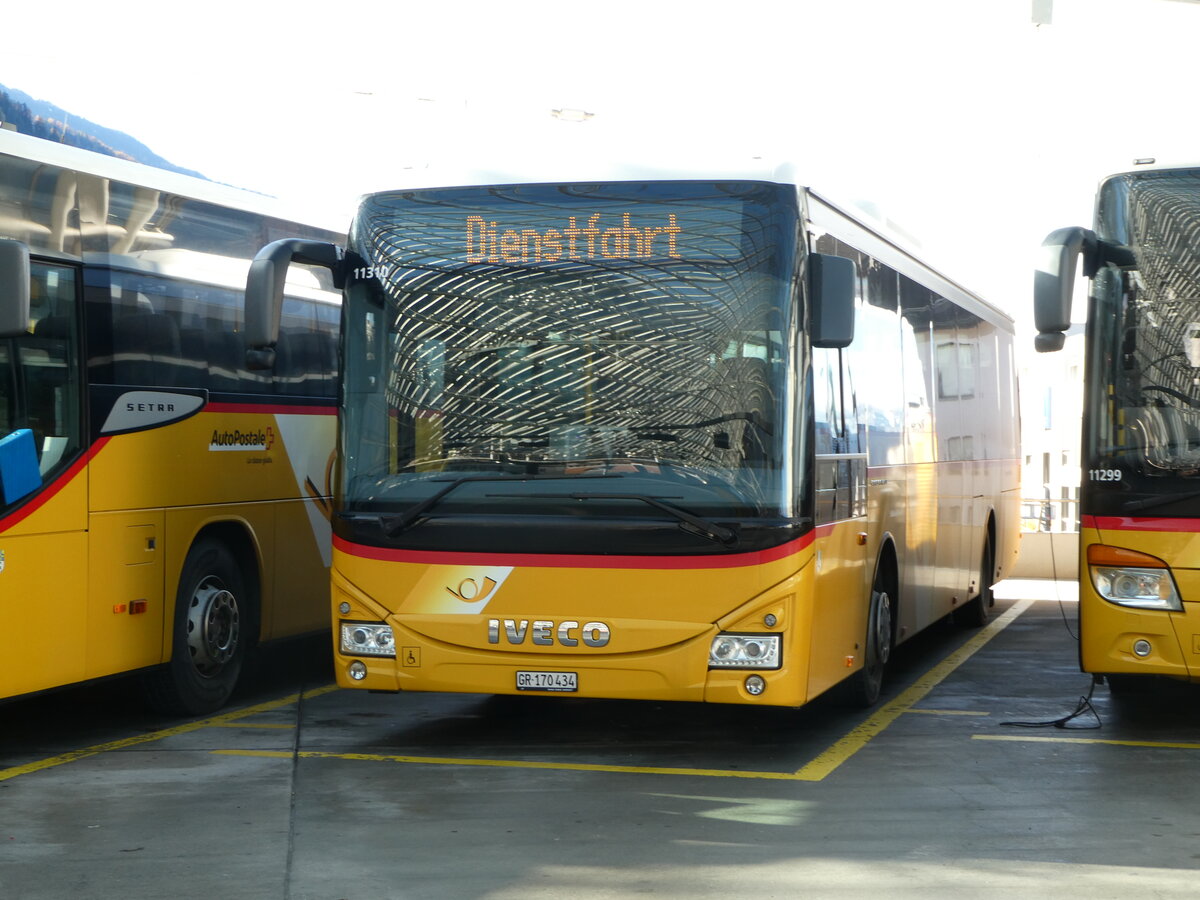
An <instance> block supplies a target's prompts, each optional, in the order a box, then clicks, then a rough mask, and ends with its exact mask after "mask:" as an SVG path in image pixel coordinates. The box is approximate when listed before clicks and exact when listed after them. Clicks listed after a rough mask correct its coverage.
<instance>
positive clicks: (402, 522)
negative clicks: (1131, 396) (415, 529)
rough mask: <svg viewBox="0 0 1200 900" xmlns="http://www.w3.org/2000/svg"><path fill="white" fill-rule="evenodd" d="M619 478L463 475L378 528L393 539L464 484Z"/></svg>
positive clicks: (381, 519) (381, 522)
mask: <svg viewBox="0 0 1200 900" xmlns="http://www.w3.org/2000/svg"><path fill="white" fill-rule="evenodd" d="M620 477H621V476H620V475H464V476H463V477H461V478H455V479H454V480H453V481H451V482H449V483H448V484H447V485H446V486H445V487H444V488H442V489H441V490H440V491H437V492H436V493H433V494H430V495H429V496H428V497H426V498H425V499H424V500H422V501H421V502H420V503H418V504H416V505H415V506H410V507H409V508H408V509H406V510H405V511H404V512H402V513H400V515H398V516H380V517H379V527H380V528H382V529H383V533H384V535H386V536H387V537H389V538H393V537H395V536H396V535H398V534H399V533H400V532H402V531H404V530H405V529H406V528H408V527H409V526H410V525H412V524H413V523H414V522H416V521H417V520H418V519H419V518H421V517H422V516H423V515H425V513H427V512H429V510H431V509H433V508H434V507H435V506H437V505H438V504H439V503H441V502H442V498H444V497H445V496H446V495H447V494H449V493H450V492H451V491H454V490H457V489H458V488H460V487H462V486H463V485H464V484H467V483H468V482H471V481H537V480H539V479H542V480H546V481H553V480H555V479H562V478H620ZM435 480H441V479H435Z"/></svg>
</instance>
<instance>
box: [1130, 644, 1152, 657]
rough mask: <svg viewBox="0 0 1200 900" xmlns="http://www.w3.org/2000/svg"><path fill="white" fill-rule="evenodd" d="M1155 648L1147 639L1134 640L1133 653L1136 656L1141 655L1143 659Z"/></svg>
mask: <svg viewBox="0 0 1200 900" xmlns="http://www.w3.org/2000/svg"><path fill="white" fill-rule="evenodd" d="M1153 649H1154V648H1153V647H1151V646H1150V642H1149V641H1147V640H1140V641H1134V642H1133V655H1134V656H1140V657H1142V658H1143V659H1145V658H1146V657H1147V656H1149V655H1150V651H1151V650H1153Z"/></svg>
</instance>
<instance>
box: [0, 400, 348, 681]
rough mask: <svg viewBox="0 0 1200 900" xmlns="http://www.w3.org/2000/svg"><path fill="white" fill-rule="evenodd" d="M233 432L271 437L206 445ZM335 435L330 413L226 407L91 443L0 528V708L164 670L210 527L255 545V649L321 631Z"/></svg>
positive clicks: (323, 621)
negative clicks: (239, 447) (191, 556)
mask: <svg viewBox="0 0 1200 900" xmlns="http://www.w3.org/2000/svg"><path fill="white" fill-rule="evenodd" d="M232 429H240V430H241V431H243V432H245V431H255V432H257V431H265V432H268V433H273V434H274V435H275V439H274V440H273V442H272V444H271V446H269V447H268V448H266V449H265V450H251V451H236V450H235V451H224V452H217V451H214V450H211V449H210V445H211V443H212V437H213V433H214V431H216V432H221V431H226V430H232ZM333 429H334V415H333V408H332V407H326V408H324V409H320V410H316V409H314V410H309V411H306V412H303V413H300V414H294V413H279V414H276V413H272V412H248V413H242V412H232V411H228V410H222V411H216V412H207V411H202V412H201V413H199V414H197V415H194V416H192V417H191V418H189V419H185V420H184V421H182V422H177V423H174V424H171V425H168V426H164V427H162V428H155V429H152V430H149V431H142V432H135V433H132V434H122V435H115V436H113V437H109V438H102V439H101V440H100V441H98V442H97V443H96V444H94V445H93V446H92V448H91V449H90V450H89V451H88V452H87V453H86V454H85V456H84V457H83V458H82V459H81V460H80V461H79V462H78V463H77V464H76V465H74V466H73V467H71V468H70V469H69V470H68V471H67V472H65V473H64V474H63V475H62V476H61V477H60V478H59V479H58V480H57V481H56V482H54V483H53V484H51V485H48V486H47V487H46V488H45V489H44V490H43V491H42V493H40V494H38V495H35V496H34V497H33V498H31V501H30V502H29V503H27V504H26V505H25V506H24V507H20V508H18V509H17V510H15V511H14V512H13V513H11V514H10V515H9V516H8V517H6V518H4V519H0V554H2V556H0V559H2V560H3V568H2V569H0V634H2V635H4V651H5V652H4V653H3V654H0V697H10V696H17V695H21V694H27V693H32V692H36V691H42V690H46V689H49V688H55V687H60V686H63V685H67V684H73V683H76V682H81V681H86V680H90V679H94V678H100V677H104V676H108V675H114V674H119V673H122V672H129V671H133V670H137V669H142V668H146V667H149V666H154V665H157V664H160V663H163V662H166V661H167V660H169V659H170V656H171V623H172V621H173V615H174V605H175V589H174V586H175V584H176V583H177V582H178V580H179V575H180V572H181V570H182V567H183V564H184V559H185V557H186V555H187V552H188V550H189V548H190V547H191V546H192V544H193V542H194V541H195V539H196V537H197V535H199V534H200V533H201V532H202V531H204V530H205V529H207V528H211V527H213V526H221V527H226V528H231V529H237V530H238V531H239V532H240V533H241V534H242V535H243V536H244V539H245V541H246V542H247V546H249V547H252V548H253V552H254V556H255V561H256V564H257V567H258V572H259V575H258V578H259V581H260V583H259V584H258V585H257V588H258V591H259V593H260V596H261V604H262V607H261V629H260V631H259V633H258V634H256V635H254V639H255V640H264V641H265V640H270V639H274V638H280V637H287V636H292V635H297V634H303V633H309V632H313V631H317V630H319V629H321V628H322V627H325V625H326V622H327V621H328V620H327V619H326V607H325V598H324V596H323V592H321V591H317V590H314V589H313V585H315V584H320V583H322V582H323V581H324V579H326V578H327V577H328V569H327V560H328V556H329V548H328V541H329V528H328V510H327V505H326V504H327V500H326V486H325V477H326V475H325V473H326V469H327V460H328V455H329V450H328V448H330V447H331V446H332V442H333ZM306 485H307V486H308V487H306ZM317 485H319V486H320V487H319V489H318V488H317ZM306 494H309V496H305V495H306ZM297 497H305V499H296V498H297ZM239 498H241V499H239ZM248 498H249V499H248ZM285 498H291V499H285Z"/></svg>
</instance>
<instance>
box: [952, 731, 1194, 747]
mask: <svg viewBox="0 0 1200 900" xmlns="http://www.w3.org/2000/svg"><path fill="white" fill-rule="evenodd" d="M971 737H972V738H973V739H974V740H977V741H1022V742H1024V741H1030V742H1035V743H1036V742H1041V743H1052V744H1109V745H1111V746H1114V747H1153V748H1156V749H1165V750H1200V744H1197V743H1186V742H1183V741H1118V740H1113V739H1111V738H1076V737H1035V736H1032V735H1030V736H1024V735H1017V734H973V735H971Z"/></svg>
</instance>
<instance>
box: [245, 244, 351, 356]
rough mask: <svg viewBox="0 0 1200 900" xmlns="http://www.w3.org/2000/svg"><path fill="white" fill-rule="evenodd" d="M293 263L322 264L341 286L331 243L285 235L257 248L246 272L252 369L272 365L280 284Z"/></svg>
mask: <svg viewBox="0 0 1200 900" xmlns="http://www.w3.org/2000/svg"><path fill="white" fill-rule="evenodd" d="M293 262H298V263H304V264H306V265H312V266H323V267H324V268H326V269H329V270H330V271H331V272H333V276H334V284H336V285H339V286H340V285H341V263H342V251H341V250H340V249H338V247H337V246H336V245H335V244H328V243H325V242H324V241H306V240H302V239H300V238H287V239H284V240H281V241H274V242H272V243H270V244H267V246H265V247H263V248H262V249H261V250H259V251H258V254H257V255H256V256H255V257H254V261H253V262H252V263H250V271H249V273H248V274H247V275H246V297H245V301H244V303H245V319H246V326H245V334H246V365H247V367H249V368H250V369H252V370H262V369H271V368H274V366H275V343H276V342H277V341H278V340H279V318H280V316H281V315H282V314H283V285H284V283H285V282H286V281H287V272H288V266H289V265H291V264H292V263H293Z"/></svg>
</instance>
